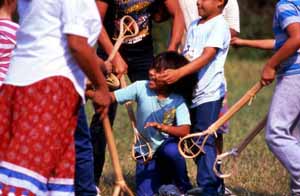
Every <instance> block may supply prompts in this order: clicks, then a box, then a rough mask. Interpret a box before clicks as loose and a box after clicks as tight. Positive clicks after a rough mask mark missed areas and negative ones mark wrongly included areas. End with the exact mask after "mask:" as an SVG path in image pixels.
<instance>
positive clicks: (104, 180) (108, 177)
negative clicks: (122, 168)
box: [100, 173, 135, 191]
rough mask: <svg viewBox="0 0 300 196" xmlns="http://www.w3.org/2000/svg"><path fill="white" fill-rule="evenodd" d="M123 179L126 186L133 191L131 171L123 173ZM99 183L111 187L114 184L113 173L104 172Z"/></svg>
mask: <svg viewBox="0 0 300 196" xmlns="http://www.w3.org/2000/svg"><path fill="white" fill-rule="evenodd" d="M123 176H124V180H125V182H126V184H127V186H128V187H129V188H130V189H131V190H132V191H135V181H134V180H133V179H135V176H134V175H132V174H131V173H123ZM100 184H101V186H103V187H113V186H114V185H115V174H114V173H108V174H105V176H102V177H101V180H100Z"/></svg>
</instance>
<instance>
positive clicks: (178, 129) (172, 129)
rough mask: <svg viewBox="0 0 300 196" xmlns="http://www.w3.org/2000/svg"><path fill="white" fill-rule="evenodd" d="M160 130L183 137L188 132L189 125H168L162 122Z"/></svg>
mask: <svg viewBox="0 0 300 196" xmlns="http://www.w3.org/2000/svg"><path fill="white" fill-rule="evenodd" d="M161 131H162V132H165V133H168V134H170V135H173V136H176V137H184V136H186V135H187V134H189V133H190V126H189V125H181V126H170V125H164V124H162V125H161Z"/></svg>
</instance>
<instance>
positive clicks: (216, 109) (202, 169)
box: [191, 98, 224, 196]
mask: <svg viewBox="0 0 300 196" xmlns="http://www.w3.org/2000/svg"><path fill="white" fill-rule="evenodd" d="M222 101H223V98H222V99H219V100H217V101H212V102H207V103H203V104H201V105H199V106H197V107H195V108H192V109H191V120H192V132H201V131H205V130H206V129H207V128H208V127H209V126H210V125H211V124H213V123H214V122H215V121H216V120H217V119H218V116H219V113H220V110H221V107H222ZM201 143H202V141H200V142H199V145H201ZM204 151H205V154H200V155H199V156H198V157H197V158H196V159H195V162H196V164H197V184H198V186H199V187H200V188H202V189H203V193H202V196H217V195H218V194H220V192H221V194H222V192H224V190H220V189H224V182H223V180H222V179H221V178H219V177H218V176H217V175H216V174H215V173H214V171H213V165H214V162H215V160H216V156H217V152H216V144H215V136H214V135H211V136H209V138H208V140H207V141H206V143H205V145H204Z"/></svg>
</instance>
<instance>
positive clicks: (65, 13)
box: [62, 0, 101, 38]
mask: <svg viewBox="0 0 300 196" xmlns="http://www.w3.org/2000/svg"><path fill="white" fill-rule="evenodd" d="M62 2H63V6H62V9H63V10H62V21H63V25H64V26H63V33H65V34H72V35H78V36H82V37H86V38H89V35H90V34H89V29H90V26H92V25H91V24H93V23H94V22H95V21H94V20H97V21H99V18H100V15H99V13H98V10H97V7H96V3H95V1H94V0H84V1H82V0H72V1H62ZM99 28H101V27H99Z"/></svg>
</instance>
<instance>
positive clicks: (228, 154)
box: [214, 116, 267, 178]
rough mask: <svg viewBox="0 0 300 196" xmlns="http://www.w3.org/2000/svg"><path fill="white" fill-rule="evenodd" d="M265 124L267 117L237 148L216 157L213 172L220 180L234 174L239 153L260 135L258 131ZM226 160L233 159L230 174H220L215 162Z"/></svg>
mask: <svg viewBox="0 0 300 196" xmlns="http://www.w3.org/2000/svg"><path fill="white" fill-rule="evenodd" d="M266 123H267V116H265V118H264V119H263V120H262V121H260V122H259V123H258V124H257V125H256V127H255V128H254V129H253V130H251V131H250V133H249V134H248V135H247V136H246V137H245V138H244V139H243V140H242V141H241V142H240V143H239V144H238V145H237V147H235V148H232V149H231V150H230V151H227V152H224V153H222V154H220V155H218V156H217V158H216V161H215V163H214V172H215V174H216V175H217V176H219V177H220V178H228V177H230V176H231V175H232V174H233V173H236V172H235V171H236V170H237V158H238V157H239V156H240V154H241V152H242V151H243V150H244V149H245V148H246V147H247V145H248V144H249V143H250V142H251V141H252V140H253V139H254V138H255V137H256V136H257V135H258V134H259V133H260V131H261V130H262V129H263V128H264V127H265V126H266ZM225 158H228V159H230V158H231V159H233V164H232V167H231V171H232V172H230V173H220V172H219V171H218V170H217V167H216V166H217V162H218V161H222V160H223V159H225Z"/></svg>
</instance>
